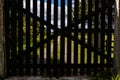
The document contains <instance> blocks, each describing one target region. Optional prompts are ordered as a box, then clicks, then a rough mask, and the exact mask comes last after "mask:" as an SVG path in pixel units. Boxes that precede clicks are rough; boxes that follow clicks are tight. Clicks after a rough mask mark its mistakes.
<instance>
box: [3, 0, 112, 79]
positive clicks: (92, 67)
mask: <svg viewBox="0 0 120 80" xmlns="http://www.w3.org/2000/svg"><path fill="white" fill-rule="evenodd" d="M30 1H31V0H26V7H25V8H24V9H23V0H18V1H15V0H14V1H13V0H5V2H6V4H5V5H6V6H7V7H5V12H7V13H5V23H6V24H5V31H6V33H7V34H5V36H6V46H7V47H6V49H7V51H6V53H7V55H6V56H7V57H6V58H7V59H6V61H7V75H8V76H12V75H15V76H16V75H20V76H21V75H34V76H36V75H41V76H43V75H47V76H50V77H52V76H55V77H59V76H71V75H75V76H76V75H78V72H79V71H78V70H80V75H84V74H87V75H91V73H92V72H94V75H96V74H97V70H98V68H99V69H103V68H104V67H107V68H109V69H110V68H111V67H112V59H111V53H112V50H111V48H112V43H111V42H112V33H114V29H112V24H113V23H112V20H113V18H112V16H113V14H112V12H113V11H112V4H111V2H110V5H107V6H106V5H105V1H104V0H95V2H94V0H81V3H79V1H80V0H75V2H74V7H73V8H72V0H68V7H67V9H68V10H67V11H65V0H61V1H60V4H61V5H60V8H61V12H60V14H61V15H60V16H59V15H58V0H54V3H53V4H54V11H53V13H54V15H53V16H54V17H53V19H51V18H52V16H51V13H52V10H51V3H52V2H51V0H47V2H46V4H47V5H44V2H45V0H41V1H40V6H39V7H40V11H38V12H40V13H39V14H40V16H37V0H34V1H33V12H31V11H30ZM108 2H109V1H108ZM8 3H10V4H8ZM87 3H88V5H87ZM93 3H94V4H95V6H94V5H93ZM99 4H100V6H99ZM45 7H46V8H47V13H45V12H46V11H45ZM80 7H81V11H80V9H79V8H80ZM87 8H88V12H87ZM72 11H73V12H72ZM66 12H67V26H66V25H65V24H66V23H65V18H66ZM106 12H107V13H106ZM45 14H46V15H47V18H46V20H45V16H46V15H45ZM105 16H107V18H106V17H105ZM58 17H60V20H61V23H60V26H59V27H61V28H59V27H58V20H59V19H58ZM93 17H94V18H93ZM79 18H80V19H79ZM24 19H25V21H24ZM106 19H107V20H108V22H106ZM51 20H53V22H54V23H53V24H52V23H51ZM31 23H32V24H31ZM39 23H40V27H39V26H38V24H39ZM86 24H87V25H86ZM80 25H81V26H80ZM85 26H87V27H88V28H86V27H85ZM38 29H39V31H38ZM51 29H53V32H51ZM45 30H46V31H45ZM8 34H9V35H8ZM38 35H40V36H39V38H40V41H38V40H37V39H38V38H37V37H38ZM105 36H107V40H106V41H105ZM45 38H46V39H45ZM65 38H67V39H65ZM24 40H25V41H24ZM51 41H52V42H51ZM58 41H59V42H58ZM72 42H73V43H72ZM105 43H106V44H105ZM32 44H33V45H32ZM78 45H79V46H80V47H78ZM24 46H25V47H24ZM45 46H46V47H45ZM59 46H60V50H58V47H59ZM38 48H40V50H39V51H37V50H38ZM79 48H80V57H79V58H78V56H79V55H78V51H79ZM45 50H46V51H45ZM106 50H107V51H106ZM37 52H40V56H38V55H37V54H38V53H37ZM106 52H107V55H106ZM58 53H60V61H58ZM45 54H46V55H45ZM72 54H73V55H74V56H73V58H74V59H73V63H71V62H72ZM51 55H53V58H51ZM45 56H46V58H45ZM65 56H66V58H65ZM98 57H100V61H98ZM78 59H80V63H79V64H78ZM91 60H94V61H93V63H92V61H91ZM105 60H106V61H107V63H105ZM98 62H99V63H98ZM19 65H20V66H19ZM38 69H39V71H38ZM32 70H33V71H32ZM24 72H25V73H24ZM38 72H39V73H40V74H39V73H38Z"/></svg>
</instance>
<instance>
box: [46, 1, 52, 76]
mask: <svg viewBox="0 0 120 80" xmlns="http://www.w3.org/2000/svg"><path fill="white" fill-rule="evenodd" d="M47 22H48V23H51V0H47ZM50 35H51V33H50V26H49V25H48V26H47V39H48V40H49V41H48V42H47V64H51V59H50V58H51V53H50V52H51V41H50ZM50 69H51V68H50V67H49V66H48V67H47V75H48V76H49V75H50V73H51V72H50Z"/></svg>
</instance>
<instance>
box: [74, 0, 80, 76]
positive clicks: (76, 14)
mask: <svg viewBox="0 0 120 80" xmlns="http://www.w3.org/2000/svg"><path fill="white" fill-rule="evenodd" d="M78 7H79V1H78V0H75V8H74V22H76V21H77V20H78V14H79V11H78ZM77 30H78V25H76V26H75V32H74V37H75V38H76V39H77V38H78V32H77ZM74 64H78V43H77V42H76V41H74ZM74 75H77V68H74Z"/></svg>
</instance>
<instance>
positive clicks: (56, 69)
mask: <svg viewBox="0 0 120 80" xmlns="http://www.w3.org/2000/svg"><path fill="white" fill-rule="evenodd" d="M54 25H55V27H56V28H57V27H58V0H54ZM54 34H55V35H57V31H56V30H54ZM57 41H58V37H56V38H54V43H53V49H54V50H53V55H54V61H53V62H54V64H55V65H57V64H58V58H57V55H58V45H57V44H58V42H57ZM53 73H54V75H55V76H58V68H57V67H55V68H54V72H53Z"/></svg>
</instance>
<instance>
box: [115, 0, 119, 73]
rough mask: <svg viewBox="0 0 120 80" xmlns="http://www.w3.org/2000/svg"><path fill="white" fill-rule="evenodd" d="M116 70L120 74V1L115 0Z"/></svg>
mask: <svg viewBox="0 0 120 80" xmlns="http://www.w3.org/2000/svg"><path fill="white" fill-rule="evenodd" d="M114 53H115V65H114V66H115V69H116V71H117V73H120V1H119V0H115V51H114Z"/></svg>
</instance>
